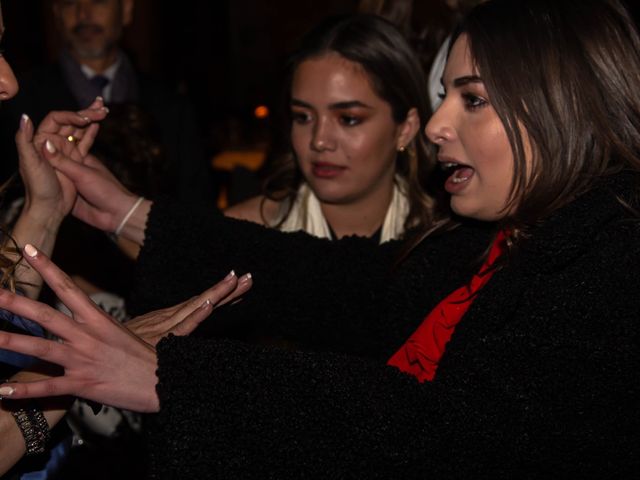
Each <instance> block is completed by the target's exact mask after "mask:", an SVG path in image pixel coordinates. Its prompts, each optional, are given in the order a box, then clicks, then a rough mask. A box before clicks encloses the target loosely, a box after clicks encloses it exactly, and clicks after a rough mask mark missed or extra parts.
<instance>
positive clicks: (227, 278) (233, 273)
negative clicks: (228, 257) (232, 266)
mask: <svg viewBox="0 0 640 480" xmlns="http://www.w3.org/2000/svg"><path fill="white" fill-rule="evenodd" d="M235 276H236V272H235V271H234V270H231V271H230V272H229V274H228V275H227V276H226V277H224V279H225V280H231V279H232V278H233V277H235Z"/></svg>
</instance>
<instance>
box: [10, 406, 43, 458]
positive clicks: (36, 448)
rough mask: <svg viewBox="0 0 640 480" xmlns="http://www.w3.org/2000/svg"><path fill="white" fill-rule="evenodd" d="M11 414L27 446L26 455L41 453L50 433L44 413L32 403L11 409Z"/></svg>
mask: <svg viewBox="0 0 640 480" xmlns="http://www.w3.org/2000/svg"><path fill="white" fill-rule="evenodd" d="M11 415H13V418H14V419H15V421H16V423H17V424H18V428H19V429H20V431H21V432H22V436H23V437H24V443H25V445H26V447H27V455H36V454H39V453H43V452H44V451H45V447H46V445H47V443H48V442H49V439H50V437H51V433H50V432H49V424H48V423H47V419H46V418H45V417H44V414H43V413H42V412H41V411H40V410H39V409H38V408H36V407H35V406H33V404H31V405H29V406H28V407H27V408H20V409H18V410H12V411H11Z"/></svg>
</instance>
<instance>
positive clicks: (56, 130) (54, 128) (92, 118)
mask: <svg viewBox="0 0 640 480" xmlns="http://www.w3.org/2000/svg"><path fill="white" fill-rule="evenodd" d="M96 105H97V104H96ZM108 111H109V110H108V109H107V108H106V107H104V106H102V105H100V106H97V108H87V109H85V110H80V111H79V112H68V111H54V112H50V113H49V114H48V115H47V116H46V117H45V118H44V120H43V121H42V122H41V123H40V125H39V126H38V133H52V134H59V135H70V134H71V131H70V129H75V128H84V127H86V126H88V125H89V124H90V123H92V122H99V121H101V120H104V118H105V117H106V116H107V113H108Z"/></svg>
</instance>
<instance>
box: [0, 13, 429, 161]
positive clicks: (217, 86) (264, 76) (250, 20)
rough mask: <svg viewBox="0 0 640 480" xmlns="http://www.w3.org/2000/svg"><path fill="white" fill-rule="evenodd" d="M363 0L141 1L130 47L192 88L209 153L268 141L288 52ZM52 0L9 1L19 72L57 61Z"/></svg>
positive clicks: (152, 69)
mask: <svg viewBox="0 0 640 480" xmlns="http://www.w3.org/2000/svg"><path fill="white" fill-rule="evenodd" d="M427 1H428V0H427ZM357 3H358V1H357V0H269V1H267V0H209V1H195V0H180V1H159V0H155V1H152V0H136V5H135V15H134V21H133V24H132V25H131V26H130V27H129V28H128V29H127V30H126V33H125V38H124V43H123V45H124V48H125V50H126V51H127V52H128V53H129V54H130V55H131V56H132V58H133V59H134V62H135V63H136V65H137V66H138V67H139V68H140V69H141V70H142V71H144V72H147V73H151V74H153V75H156V76H158V77H160V78H162V79H163V80H164V81H165V82H167V83H168V84H169V85H172V86H174V87H175V88H176V89H177V90H179V91H181V92H182V93H184V94H186V95H188V96H189V97H190V98H191V100H192V102H193V104H194V106H195V107H196V110H197V113H198V119H199V121H200V126H201V127H202V131H203V135H204V138H205V144H206V146H207V150H208V153H209V154H213V153H215V152H217V151H219V150H221V149H225V148H227V147H238V146H242V145H245V144H246V145H251V144H255V143H257V142H261V141H264V140H265V136H266V135H268V132H269V129H268V122H269V120H257V119H255V118H254V117H253V111H254V109H255V107H256V106H258V105H262V104H264V105H267V106H269V107H270V110H271V111H273V108H272V107H273V106H274V103H276V102H277V99H278V98H279V94H280V90H279V84H280V80H281V78H282V69H283V64H284V60H285V59H286V56H287V54H288V53H289V51H290V50H291V49H292V48H293V46H294V45H295V44H296V41H297V39H298V38H299V37H301V36H302V35H303V34H304V33H305V32H306V31H307V30H308V29H310V28H311V27H312V26H313V25H314V24H315V23H317V22H318V21H320V20H321V19H322V18H324V17H326V16H328V15H332V14H340V13H349V12H353V11H355V10H356V7H357ZM49 4H50V2H49V1H48V0H4V1H3V2H2V11H3V14H4V20H5V26H6V33H5V37H4V40H3V47H4V50H5V56H6V57H7V59H8V60H9V62H10V63H11V65H12V66H13V68H14V69H15V70H16V71H18V72H20V71H25V70H29V69H30V68H31V67H32V66H34V65H37V64H40V63H45V62H50V61H53V60H54V59H55V58H56V55H57V51H58V48H59V45H58V43H57V41H56V34H55V31H54V28H55V27H54V24H53V21H52V19H51V15H50V13H49V12H50V10H49V9H50V6H49Z"/></svg>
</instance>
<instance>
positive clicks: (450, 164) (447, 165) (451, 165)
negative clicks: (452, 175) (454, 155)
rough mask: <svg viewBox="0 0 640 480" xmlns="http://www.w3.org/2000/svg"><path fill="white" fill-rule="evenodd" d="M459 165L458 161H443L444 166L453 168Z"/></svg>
mask: <svg viewBox="0 0 640 480" xmlns="http://www.w3.org/2000/svg"><path fill="white" fill-rule="evenodd" d="M457 165H458V164H457V163H454V162H446V163H443V164H442V168H453V167H455V166H457Z"/></svg>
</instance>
